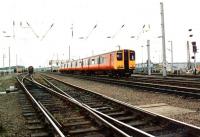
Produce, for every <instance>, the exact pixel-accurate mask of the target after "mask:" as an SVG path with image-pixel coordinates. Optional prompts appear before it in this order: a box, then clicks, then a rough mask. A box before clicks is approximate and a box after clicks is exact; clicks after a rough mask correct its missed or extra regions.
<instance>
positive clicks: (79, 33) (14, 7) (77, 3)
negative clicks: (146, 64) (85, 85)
mask: <svg viewBox="0 0 200 137" xmlns="http://www.w3.org/2000/svg"><path fill="white" fill-rule="evenodd" d="M163 2H164V10H165V30H166V48H167V49H168V50H167V61H168V62H170V60H171V58H170V56H171V55H170V51H169V50H170V43H169V42H168V41H169V40H172V41H173V49H174V61H175V62H186V61H187V55H186V53H187V52H186V41H187V40H190V41H193V40H196V41H197V46H198V47H199V43H200V41H199V40H197V38H199V37H200V35H199V33H200V26H199V25H200V19H199V13H200V8H199V6H200V2H199V1H198V0H184V1H183V0H166V1H163ZM0 17H1V21H0V67H2V66H3V54H5V66H8V47H9V46H10V47H11V65H16V54H17V56H18V64H19V65H25V66H29V65H34V66H35V67H38V66H48V61H49V60H51V59H54V60H56V59H57V55H58V59H68V47H69V45H70V46H71V58H73V59H78V58H83V57H87V56H91V55H92V54H100V53H104V52H108V51H112V50H117V49H118V47H117V45H120V47H121V48H128V49H133V50H135V51H136V62H137V63H141V62H142V54H143V60H144V61H146V59H147V56H146V53H147V51H146V41H147V39H150V41H151V47H150V48H151V60H152V61H153V62H161V61H162V56H161V55H162V50H161V48H162V41H161V39H160V38H157V37H158V36H160V35H161V25H160V24H161V18H160V1H159V0H6V1H5V0H4V1H3V0H2V1H0ZM13 21H14V23H15V24H14V29H13ZM27 22H28V23H29V25H30V26H28V25H27ZM52 24H54V25H53V27H52V28H51V29H50V30H49V31H48V33H47V35H46V36H45V37H44V38H43V36H44V35H45V34H46V32H47V30H48V29H49V28H50V26H51V25H52ZM72 24H73V31H74V35H73V38H72V36H71V27H72ZM144 24H146V25H148V24H150V30H149V32H147V33H142V27H143V25H144ZM95 25H97V26H96V28H95V29H94V26H95ZM122 25H124V27H122ZM121 27H122V28H121ZM190 28H192V29H193V31H192V32H191V33H192V34H193V35H194V37H193V39H189V38H188V36H189V34H190V33H189V32H188V29H190ZM13 32H14V34H15V39H13ZM36 35H37V36H36ZM113 35H115V37H114V38H113V39H108V38H107V37H108V36H113ZM5 36H12V37H5ZM87 36H88V38H87V39H79V38H80V37H87ZM131 36H135V38H130V37H131ZM142 45H143V46H144V48H142V47H141V46H142ZM199 60H200V55H199V54H197V61H199Z"/></svg>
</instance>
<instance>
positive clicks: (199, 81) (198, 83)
mask: <svg viewBox="0 0 200 137" xmlns="http://www.w3.org/2000/svg"><path fill="white" fill-rule="evenodd" d="M128 80H132V81H142V82H148V83H159V84H168V85H177V86H184V87H192V88H200V78H184V77H166V78H163V77H158V76H143V75H133V76H132V77H131V78H129V79H128Z"/></svg>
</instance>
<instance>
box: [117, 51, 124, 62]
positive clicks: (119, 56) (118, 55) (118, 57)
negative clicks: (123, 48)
mask: <svg viewBox="0 0 200 137" xmlns="http://www.w3.org/2000/svg"><path fill="white" fill-rule="evenodd" d="M122 59H123V58H122V52H117V60H122Z"/></svg>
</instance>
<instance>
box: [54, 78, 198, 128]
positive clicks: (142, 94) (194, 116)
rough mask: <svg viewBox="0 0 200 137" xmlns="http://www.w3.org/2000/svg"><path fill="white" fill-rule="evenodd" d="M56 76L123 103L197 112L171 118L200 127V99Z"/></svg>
mask: <svg viewBox="0 0 200 137" xmlns="http://www.w3.org/2000/svg"><path fill="white" fill-rule="evenodd" d="M52 76H56V77H57V78H59V79H62V80H64V81H66V82H69V83H72V84H74V85H77V86H80V87H83V88H87V89H90V90H93V91H95V92H98V93H101V94H104V95H107V96H109V97H112V98H115V99H118V100H120V101H123V102H127V103H129V104H132V105H147V104H157V103H166V104H168V105H171V106H174V107H180V108H186V109H190V110H193V111H195V112H192V113H186V114H178V115H170V116H169V117H171V118H174V119H177V120H180V121H183V122H186V123H190V124H194V125H196V126H200V113H199V111H200V102H199V100H198V99H189V98H186V99H185V98H183V97H180V96H175V95H167V94H161V93H155V92H150V91H144V90H139V89H133V88H128V87H122V86H117V85H110V84H104V83H99V82H94V81H88V80H82V79H78V78H73V77H67V76H58V75H52Z"/></svg>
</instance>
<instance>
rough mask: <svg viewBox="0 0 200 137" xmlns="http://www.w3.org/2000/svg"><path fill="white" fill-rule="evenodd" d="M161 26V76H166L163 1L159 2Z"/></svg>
mask: <svg viewBox="0 0 200 137" xmlns="http://www.w3.org/2000/svg"><path fill="white" fill-rule="evenodd" d="M160 11H161V13H160V14H161V27H162V54H163V77H166V76H167V70H166V67H167V63H166V48H165V24H164V8H163V2H160Z"/></svg>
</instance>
